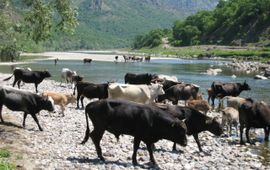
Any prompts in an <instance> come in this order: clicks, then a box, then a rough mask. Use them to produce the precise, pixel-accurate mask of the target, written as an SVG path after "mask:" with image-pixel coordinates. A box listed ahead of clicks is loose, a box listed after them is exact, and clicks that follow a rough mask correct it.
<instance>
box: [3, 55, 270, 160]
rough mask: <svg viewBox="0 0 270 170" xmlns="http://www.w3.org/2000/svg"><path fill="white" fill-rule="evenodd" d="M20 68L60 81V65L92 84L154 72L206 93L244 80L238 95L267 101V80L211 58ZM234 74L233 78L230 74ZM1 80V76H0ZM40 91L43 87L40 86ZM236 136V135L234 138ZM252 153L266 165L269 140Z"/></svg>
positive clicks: (269, 100)
mask: <svg viewBox="0 0 270 170" xmlns="http://www.w3.org/2000/svg"><path fill="white" fill-rule="evenodd" d="M18 66H19V67H30V68H32V70H48V71H49V72H50V73H51V74H52V77H51V79H53V80H56V81H60V80H61V79H60V75H61V70H62V68H70V69H72V70H76V71H77V73H78V74H79V75H82V76H83V77H84V79H85V80H87V81H90V82H93V83H104V82H107V81H112V80H114V81H117V82H120V83H123V82H124V76H125V74H126V73H127V72H131V73H155V74H166V75H173V76H176V77H177V78H178V79H179V81H184V82H186V83H194V84H197V85H199V86H200V91H201V92H202V93H204V97H205V98H207V96H206V94H207V93H206V89H207V88H209V87H210V86H211V84H212V82H213V81H222V82H244V81H245V80H246V81H247V83H248V84H249V85H250V87H251V90H250V91H244V92H242V93H241V95H240V96H242V97H251V98H253V99H255V100H257V101H261V100H263V101H265V102H267V103H270V97H269V96H268V95H270V81H269V80H255V79H253V77H254V75H255V73H253V74H246V73H242V72H236V71H234V70H231V69H229V68H227V67H225V66H224V61H213V60H182V59H174V60H171V59H170V60H169V59H162V60H151V62H150V63H144V62H143V63H140V62H134V63H133V62H127V63H124V62H118V63H114V62H102V61H93V62H92V63H91V64H84V63H83V62H82V60H60V61H58V63H57V64H56V65H54V61H52V60H44V61H42V60H40V61H35V62H33V63H29V64H20V65H18ZM210 67H213V68H221V69H222V73H220V74H218V75H216V76H210V75H207V74H205V73H206V70H207V69H208V68H210ZM13 68H14V66H6V65H1V66H0V72H2V73H12V70H13ZM233 74H234V75H236V76H237V77H236V78H235V79H233V78H232V77H231V76H232V75H233ZM1 79H3V78H1ZM40 90H42V89H40ZM263 136H264V134H263V133H260V135H259V136H257V139H256V140H257V141H262V139H263ZM235 139H239V137H235ZM251 148H254V152H257V153H258V154H259V155H261V156H262V157H264V158H265V159H264V162H263V163H264V164H266V165H269V161H270V150H269V148H270V147H269V144H268V143H262V144H261V145H259V146H251Z"/></svg>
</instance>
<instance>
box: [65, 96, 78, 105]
mask: <svg viewBox="0 0 270 170" xmlns="http://www.w3.org/2000/svg"><path fill="white" fill-rule="evenodd" d="M66 96H67V100H68V103H76V97H75V96H74V95H72V94H68V95H66Z"/></svg>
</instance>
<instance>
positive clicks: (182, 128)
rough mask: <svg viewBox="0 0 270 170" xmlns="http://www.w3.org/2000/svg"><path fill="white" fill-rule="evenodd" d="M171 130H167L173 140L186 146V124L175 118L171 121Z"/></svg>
mask: <svg viewBox="0 0 270 170" xmlns="http://www.w3.org/2000/svg"><path fill="white" fill-rule="evenodd" d="M171 126H172V130H171V131H170V132H169V133H170V134H169V135H170V137H171V138H172V139H173V142H176V143H178V144H180V145H182V146H187V135H186V134H187V126H186V124H185V123H184V122H183V121H181V120H175V121H174V122H173V123H172V125H171Z"/></svg>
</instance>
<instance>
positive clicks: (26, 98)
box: [0, 87, 54, 131]
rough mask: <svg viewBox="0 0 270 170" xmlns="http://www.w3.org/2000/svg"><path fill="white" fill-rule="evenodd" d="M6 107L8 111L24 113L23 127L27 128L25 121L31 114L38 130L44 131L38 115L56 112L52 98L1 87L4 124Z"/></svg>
mask: <svg viewBox="0 0 270 170" xmlns="http://www.w3.org/2000/svg"><path fill="white" fill-rule="evenodd" d="M3 105H5V106H6V107H7V108H8V109H10V110H13V111H23V112H24V116H23V127H25V119H26V116H27V115H28V114H30V115H31V116H32V117H33V119H34V120H35V121H36V123H37V125H38V128H39V130H40V131H42V128H41V126H40V125H39V122H38V119H37V117H36V113H38V112H40V111H41V110H48V111H53V110H54V104H53V100H52V98H50V97H49V98H48V97H41V96H39V95H37V94H34V93H31V92H28V91H23V90H17V89H14V88H11V87H0V119H1V121H2V122H4V120H3V117H2V107H3Z"/></svg>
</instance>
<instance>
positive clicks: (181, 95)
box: [158, 83, 199, 105]
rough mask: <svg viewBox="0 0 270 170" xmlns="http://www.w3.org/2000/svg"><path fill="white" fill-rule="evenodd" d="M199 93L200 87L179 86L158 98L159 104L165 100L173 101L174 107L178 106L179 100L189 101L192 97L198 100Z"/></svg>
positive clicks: (192, 85) (173, 87)
mask: <svg viewBox="0 0 270 170" xmlns="http://www.w3.org/2000/svg"><path fill="white" fill-rule="evenodd" d="M198 92H199V86H197V85H194V84H184V83H183V84H177V85H174V86H172V87H170V88H168V89H167V90H165V94H162V95H159V96H158V102H162V101H163V100H165V99H168V100H170V101H172V103H173V104H174V105H177V104H178V100H185V101H186V100H188V99H190V98H191V97H192V98H193V99H197V96H198Z"/></svg>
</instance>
